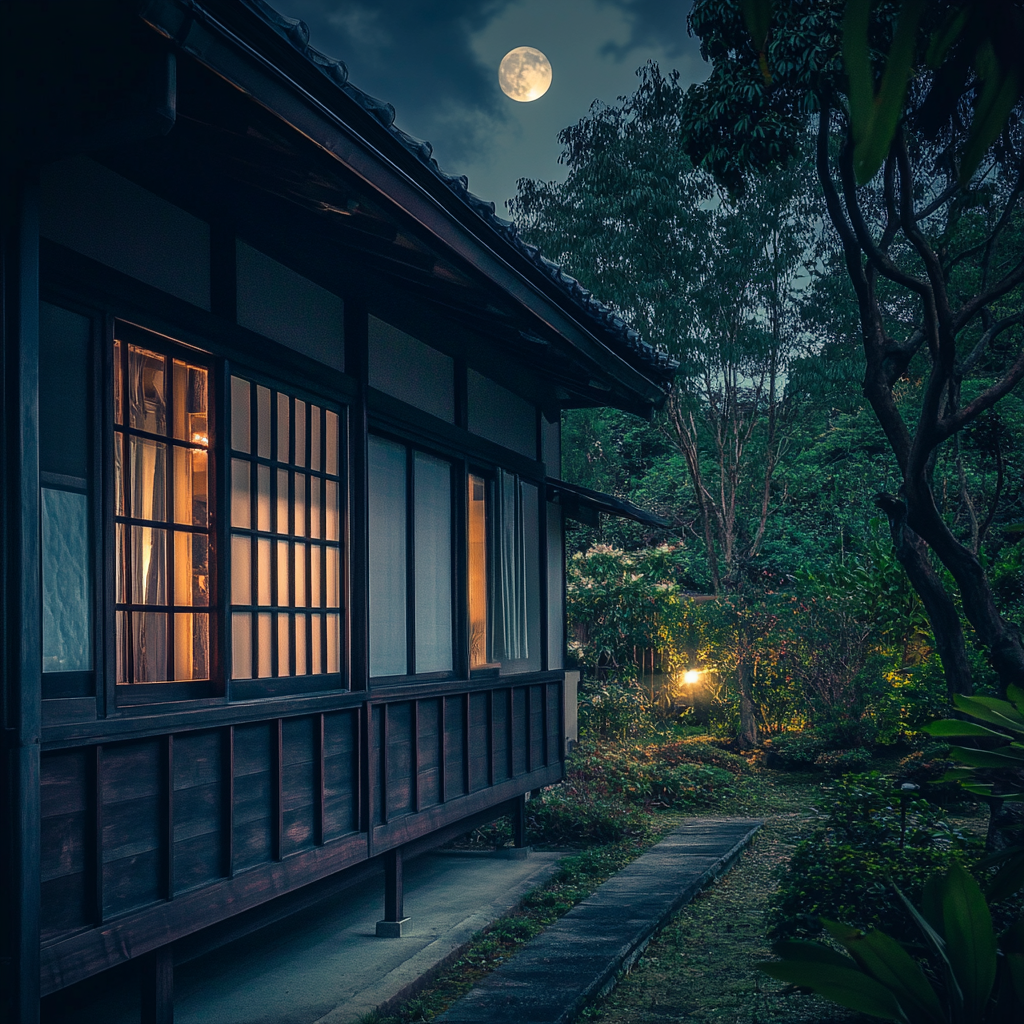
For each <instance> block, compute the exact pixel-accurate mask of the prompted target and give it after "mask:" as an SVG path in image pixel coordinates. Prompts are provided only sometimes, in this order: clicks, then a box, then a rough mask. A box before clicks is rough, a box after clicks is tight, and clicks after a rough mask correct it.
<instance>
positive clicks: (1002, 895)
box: [978, 846, 1024, 903]
mask: <svg viewBox="0 0 1024 1024" xmlns="http://www.w3.org/2000/svg"><path fill="white" fill-rule="evenodd" d="M997 865H998V867H999V870H998V871H997V872H996V874H995V877H994V878H993V879H992V880H991V881H990V882H989V883H988V893H987V896H988V899H989V901H990V902H993V903H994V902H996V901H997V900H1005V899H1006V898H1007V897H1008V896H1012V895H1013V894H1014V893H1015V892H1017V890H1018V889H1020V888H1021V886H1024V846H1011V847H1008V848H1007V849H1005V850H1000V851H999V852H998V853H994V854H992V856H990V857H986V858H985V859H984V860H981V861H979V862H978V867H995V866H997Z"/></svg>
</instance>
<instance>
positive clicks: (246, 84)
mask: <svg viewBox="0 0 1024 1024" xmlns="http://www.w3.org/2000/svg"><path fill="white" fill-rule="evenodd" d="M257 6H258V7H259V11H257V10H256V7H257ZM141 13H142V18H143V20H144V21H145V23H146V24H147V25H149V26H150V27H151V28H152V29H154V30H155V31H157V32H158V33H160V34H161V35H163V36H164V37H165V38H166V39H168V40H169V41H171V42H172V44H173V45H174V46H175V47H176V48H178V49H179V50H180V51H182V52H184V53H186V54H188V55H189V56H190V57H192V58H193V59H195V60H196V61H197V62H199V63H200V64H202V65H203V66H205V67H207V68H208V69H209V70H210V71H211V72H213V73H214V74H216V75H218V76H219V77H220V78H222V79H224V80H225V81H227V82H228V83H230V85H232V86H233V87H235V88H237V89H239V90H241V91H242V92H243V93H244V94H246V95H247V96H249V97H250V98H251V99H252V100H253V101H255V102H256V103H258V104H259V105H260V106H262V107H264V108H265V109H267V110H268V111H270V112H271V113H272V114H273V115H274V116H276V117H277V118H279V119H280V120H282V121H283V122H285V123H286V124H288V125H289V126H290V127H291V128H292V129H294V130H295V131H297V132H298V133H300V134H301V135H303V136H304V137H305V138H307V139H308V140H310V141H311V142H312V143H314V144H315V145H316V146H317V147H318V148H320V149H321V150H322V151H323V152H325V153H327V154H328V155H329V156H330V157H331V158H333V159H334V160H336V161H338V162H339V163H340V164H342V165H343V166H344V167H345V168H346V169H347V170H348V171H349V172H350V173H352V174H354V175H355V176H356V177H357V178H358V179H359V180H360V181H361V182H362V183H363V184H364V185H365V186H366V187H368V188H369V189H371V190H372V191H373V193H375V194H376V196H377V198H378V201H380V202H381V203H386V204H388V205H389V206H390V207H392V208H396V209H397V210H398V211H400V213H401V215H403V216H404V217H405V218H407V219H408V220H410V221H411V222H413V224H414V225H416V226H417V227H418V228H419V229H421V230H422V231H423V232H425V233H426V234H427V235H428V236H429V237H430V238H431V239H432V240H435V241H436V242H438V243H440V244H441V245H442V246H443V248H444V249H445V250H446V252H447V253H449V254H451V256H452V257H453V258H454V259H455V260H456V261H458V262H460V263H462V264H463V265H465V266H466V267H467V268H471V269H472V271H474V272H476V273H478V274H481V275H483V277H485V278H486V279H487V280H488V281H489V282H490V283H492V284H493V285H494V286H496V287H497V288H499V289H501V291H502V292H503V294H504V295H505V296H507V297H508V298H509V299H510V300H511V301H512V302H514V303H515V304H516V305H517V307H518V308H519V309H520V310H521V311H522V313H523V315H524V317H525V318H526V320H527V322H531V323H533V324H534V325H535V328H534V329H535V332H536V335H537V336H538V337H540V338H545V337H551V336H554V337H556V338H557V339H560V340H561V342H562V343H563V344H568V345H569V346H571V348H572V350H573V351H574V353H575V356H576V358H577V360H578V361H579V362H580V363H581V364H582V365H583V366H585V367H586V368H587V369H588V370H589V372H590V379H589V380H586V381H582V380H581V381H579V382H578V384H579V387H578V389H577V391H576V395H575V397H573V396H569V395H567V398H566V400H565V401H564V403H563V404H564V405H565V406H571V405H574V404H605V405H612V406H616V407H618V408H621V409H624V410H627V411H630V412H634V413H637V414H639V415H643V416H650V414H651V413H652V411H653V410H654V409H657V408H659V407H660V406H661V405H662V404H663V402H664V400H665V396H666V394H667V389H668V386H669V385H670V382H671V377H672V374H673V372H674V364H672V363H671V361H670V360H668V359H667V357H666V356H664V354H663V353H655V350H653V349H651V348H650V346H646V345H643V343H639V344H640V346H642V348H640V349H638V352H639V355H634V356H632V357H631V356H629V355H628V354H624V353H623V352H621V351H616V350H615V348H619V349H620V350H621V348H622V344H621V343H620V341H621V337H624V336H625V335H624V334H623V329H624V325H623V324H622V321H621V320H620V319H618V318H616V317H614V314H613V313H612V311H610V310H607V308H606V307H603V306H600V304H599V303H596V302H594V301H593V300H592V299H591V298H590V297H589V294H588V293H585V292H583V290H582V289H581V288H580V286H579V285H578V284H577V283H576V282H574V281H572V279H571V278H568V277H567V276H566V275H564V274H562V272H561V271H560V270H559V269H558V268H557V267H555V265H554V264H550V263H548V262H547V261H545V260H543V258H542V257H540V256H539V254H537V253H536V250H532V248H531V247H526V246H524V245H523V243H522V242H521V241H518V242H515V240H514V238H510V237H508V236H509V232H508V230H507V228H503V227H502V225H503V224H504V222H500V221H498V219H497V218H494V217H493V204H482V203H481V201H480V200H478V199H476V197H474V196H472V195H471V194H470V193H468V191H466V188H465V179H464V178H463V179H457V178H451V177H449V176H447V175H443V172H440V171H439V170H438V169H437V168H436V164H434V163H433V161H429V147H427V146H426V144H425V143H423V144H420V145H422V146H425V147H426V150H425V152H420V153H419V154H418V155H414V154H413V152H411V151H410V146H411V143H412V142H414V141H415V140H410V138H409V137H408V136H404V133H399V132H398V130H397V129H395V128H394V127H393V126H392V125H391V121H390V120H389V119H393V116H394V114H393V109H392V108H390V107H387V112H385V113H384V114H383V115H381V116H376V115H375V111H376V110H377V108H376V107H374V106H373V105H372V102H371V103H370V104H369V105H368V104H367V100H369V99H370V98H368V97H366V96H365V94H361V93H360V94H359V97H360V101H357V100H356V99H355V98H353V96H352V95H350V92H352V93H354V92H357V91H355V90H352V89H351V87H349V92H346V91H345V89H344V88H343V86H344V84H345V73H344V71H343V70H341V71H339V70H337V69H338V68H339V67H341V66H340V65H338V64H337V62H328V61H326V60H325V59H322V58H321V59H320V60H319V61H318V60H317V58H318V57H320V55H318V54H317V53H316V51H313V50H311V49H310V48H309V47H308V41H306V42H305V43H303V39H298V40H295V39H289V37H288V36H287V35H286V34H285V33H284V32H283V31H282V30H281V28H280V26H281V25H282V24H283V25H292V24H293V23H291V22H289V21H288V19H283V18H282V17H281V16H280V15H277V14H276V12H273V11H272V10H271V9H270V8H268V7H266V5H264V4H261V3H259V0H230V2H228V0H205V2H203V3H200V2H198V0H144V2H143V3H142V4H141ZM271 16H272V17H273V18H275V19H277V23H278V25H277V27H275V26H274V25H273V24H271V23H270V21H268V18H269V17H271ZM297 24H299V25H301V23H297ZM303 28H304V26H303ZM296 31H298V30H296ZM300 35H301V33H300ZM303 38H304V37H303ZM300 43H303V45H301V46H300ZM374 102H375V101H374ZM381 106H386V105H381ZM428 161H429V162H428ZM453 183H454V184H453ZM481 205H486V206H487V207H489V210H490V214H491V218H490V220H488V219H487V218H486V217H485V216H484V215H483V213H482V212H481V211H480V210H479V209H478V207H480V206H481ZM512 234H514V229H513V230H512ZM566 282H570V283H571V284H567V283H566ZM573 285H574V286H575V289H576V290H577V291H578V292H581V293H582V294H583V296H584V301H582V302H581V301H580V297H579V295H577V294H575V293H574V292H573V290H572V286H573ZM595 309H598V310H601V311H603V312H602V313H601V314H600V316H601V317H605V318H606V319H608V318H612V320H613V321H614V322H613V323H612V327H613V330H607V331H606V330H603V329H602V323H601V320H600V318H599V317H598V318H597V319H595V313H594V310H595ZM625 330H626V331H628V329H625ZM628 333H629V335H631V336H632V337H633V338H635V334H634V333H633V332H628ZM630 344H634V342H632V341H630ZM652 353H653V355H652ZM645 360H646V362H647V363H649V364H650V365H649V366H648V365H645V362H644V361H645ZM659 363H660V366H659V365H657V364H659Z"/></svg>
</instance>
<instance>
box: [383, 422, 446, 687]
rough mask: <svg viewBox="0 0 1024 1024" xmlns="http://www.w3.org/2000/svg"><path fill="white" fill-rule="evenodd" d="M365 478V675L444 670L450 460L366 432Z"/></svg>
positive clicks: (412, 673)
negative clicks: (367, 639)
mask: <svg viewBox="0 0 1024 1024" xmlns="http://www.w3.org/2000/svg"><path fill="white" fill-rule="evenodd" d="M369 482H370V490H369V512H370V523H369V533H370V559H369V563H370V675H371V676H374V677H381V676H404V675H417V674H418V675H422V674H427V673H449V672H451V671H452V670H453V666H454V660H453V644H452V622H453V617H452V580H453V577H452V494H451V489H452V468H451V464H450V463H448V462H445V461H444V460H443V459H438V458H435V457H434V456H432V455H428V454H426V453H425V452H419V451H413V450H412V449H410V448H407V447H406V446H405V445H402V444H398V443H396V442H394V441H387V440H385V439H384V438H380V437H371V438H370V442H369ZM410 499H411V500H410ZM410 603H411V605H412V607H411V608H410Z"/></svg>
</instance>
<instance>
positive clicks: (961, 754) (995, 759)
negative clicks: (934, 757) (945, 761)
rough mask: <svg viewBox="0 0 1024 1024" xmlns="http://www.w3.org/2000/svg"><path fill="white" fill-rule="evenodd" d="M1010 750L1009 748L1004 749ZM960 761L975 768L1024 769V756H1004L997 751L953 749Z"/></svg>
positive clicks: (968, 748) (966, 748) (967, 748)
mask: <svg viewBox="0 0 1024 1024" xmlns="http://www.w3.org/2000/svg"><path fill="white" fill-rule="evenodd" d="M1003 749H1004V750H1009V749H1010V748H1009V747H1004V748H1003ZM950 751H951V752H952V753H954V754H955V755H956V759H957V760H958V761H962V762H963V763H964V764H969V765H971V766H972V767H973V768H1021V767H1024V755H1021V754H1008V753H1007V754H1004V753H1000V752H999V751H997V750H975V749H974V748H973V747H951V748H950Z"/></svg>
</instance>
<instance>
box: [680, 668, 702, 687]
mask: <svg viewBox="0 0 1024 1024" xmlns="http://www.w3.org/2000/svg"><path fill="white" fill-rule="evenodd" d="M683 682H684V683H688V684H689V685H690V686H692V685H693V684H694V683H698V682H700V672H698V671H697V669H695V668H688V669H687V670H686V671H685V672H684V673H683Z"/></svg>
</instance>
